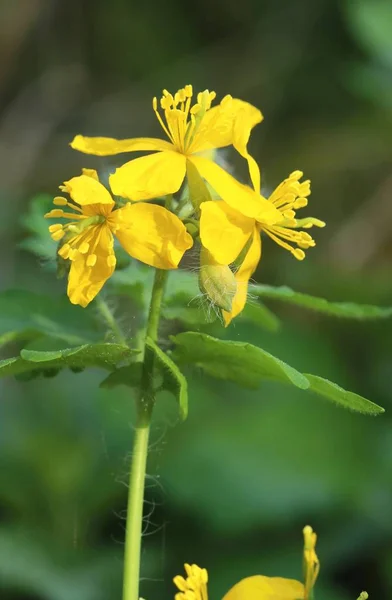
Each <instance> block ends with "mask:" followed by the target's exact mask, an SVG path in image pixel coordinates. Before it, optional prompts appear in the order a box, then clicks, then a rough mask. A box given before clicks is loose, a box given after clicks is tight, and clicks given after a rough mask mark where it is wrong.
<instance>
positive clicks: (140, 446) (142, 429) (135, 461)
mask: <svg viewBox="0 0 392 600" xmlns="http://www.w3.org/2000/svg"><path fill="white" fill-rule="evenodd" d="M166 279H167V271H162V270H160V269H156V271H155V278H154V285H153V289H152V293H151V301H150V309H149V314H148V321H147V329H146V339H147V338H149V339H152V340H153V341H154V342H156V340H157V337H158V327H159V320H160V313H161V305H162V299H163V294H164V288H165V283H166ZM153 377H154V355H153V353H152V352H151V350H149V349H148V348H147V347H146V346H145V351H144V360H143V368H142V376H141V382H140V394H139V396H138V398H137V401H136V410H137V420H136V426H135V433H134V440H133V450H132V460H131V472H130V480H129V488H128V507H127V521H126V534H125V556H124V584H123V600H139V580H140V554H141V542H142V529H143V500H144V483H145V478H146V465H147V453H148V440H149V433H150V424H151V417H152V411H153V407H154V402H155V397H154V388H153Z"/></svg>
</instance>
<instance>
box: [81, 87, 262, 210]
mask: <svg viewBox="0 0 392 600" xmlns="http://www.w3.org/2000/svg"><path fill="white" fill-rule="evenodd" d="M215 96H216V94H215V92H209V91H208V90H204V92H200V93H198V94H197V101H196V102H195V103H194V104H193V105H192V98H193V89H192V86H191V85H186V86H185V87H184V88H183V89H180V90H178V91H177V92H176V93H175V94H174V96H173V95H172V94H170V93H169V92H168V91H167V90H163V96H162V98H161V100H160V107H161V109H162V111H163V115H164V118H162V116H161V114H160V112H159V110H158V100H157V98H154V99H153V109H154V112H155V114H156V116H157V119H158V121H159V123H160V125H161V127H162V129H163V131H164V132H165V134H166V135H167V137H168V138H169V140H170V141H165V140H161V139H156V138H133V139H125V140H117V139H113V138H104V137H93V138H91V137H84V136H81V135H77V136H76V137H75V138H74V140H73V141H72V142H71V146H72V148H74V149H75V150H79V151H80V152H85V153H87V154H95V155H98V156H107V155H112V154H119V153H121V152H134V151H146V152H154V154H149V155H148V156H142V157H141V158H136V159H134V160H131V161H129V162H127V163H125V164H124V165H123V166H122V167H120V168H119V169H117V170H116V172H115V173H114V174H113V175H111V176H110V186H111V189H112V192H113V193H114V194H116V195H118V196H122V197H124V198H129V199H130V200H134V201H136V200H148V199H150V198H156V197H159V196H164V195H167V194H173V193H175V192H177V191H178V190H179V189H180V187H181V184H182V182H183V181H184V177H185V175H186V172H187V168H189V165H193V166H194V167H195V168H196V169H197V171H198V172H199V173H200V175H201V176H202V177H204V178H205V179H206V180H207V181H208V183H209V184H210V185H211V186H212V187H213V188H214V189H215V191H216V193H217V194H218V195H219V197H220V198H223V199H224V200H225V201H226V202H227V203H228V204H229V205H230V206H232V207H233V208H237V209H238V210H240V209H241V206H242V207H243V210H245V211H246V206H245V205H246V203H247V202H249V194H248V193H247V191H246V188H245V187H244V186H243V185H241V184H240V183H238V182H237V181H236V179H234V177H232V176H231V175H229V173H227V172H226V171H225V170H224V169H222V168H221V167H220V166H219V165H217V164H216V163H215V162H214V161H213V160H211V159H208V158H206V156H200V153H205V152H206V151H208V150H212V149H216V148H223V147H225V146H229V145H233V146H234V148H236V150H237V151H238V152H239V153H240V154H241V155H242V156H243V157H244V158H245V159H246V160H247V161H248V165H249V170H250V173H251V178H252V181H253V184H254V185H255V186H256V187H259V183H260V181H259V171H258V168H257V164H256V162H255V161H254V159H253V158H252V157H251V156H250V155H249V153H248V151H247V143H248V140H249V136H250V132H251V130H252V128H253V127H254V126H255V125H257V123H260V122H261V121H262V119H263V116H262V114H261V112H260V111H259V110H258V109H257V108H255V107H254V106H252V105H251V104H248V103H247V102H243V101H242V100H238V99H236V98H232V97H231V96H229V95H227V96H225V97H224V98H223V99H222V101H221V102H220V104H219V105H217V106H214V107H213V108H211V103H212V101H213V100H214V99H215ZM268 208H269V205H266V206H265V207H264V213H265V215H264V216H265V219H268ZM245 214H246V213H245Z"/></svg>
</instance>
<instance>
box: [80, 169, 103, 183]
mask: <svg viewBox="0 0 392 600" xmlns="http://www.w3.org/2000/svg"><path fill="white" fill-rule="evenodd" d="M82 173H83V175H87V177H92V178H93V179H95V180H96V181H99V177H98V173H97V171H96V170H95V169H82Z"/></svg>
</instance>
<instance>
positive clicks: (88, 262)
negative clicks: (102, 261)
mask: <svg viewBox="0 0 392 600" xmlns="http://www.w3.org/2000/svg"><path fill="white" fill-rule="evenodd" d="M96 262H97V255H96V254H90V255H89V256H88V257H87V260H86V266H87V267H93V266H94V265H95V263H96Z"/></svg>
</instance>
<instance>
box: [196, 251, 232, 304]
mask: <svg viewBox="0 0 392 600" xmlns="http://www.w3.org/2000/svg"><path fill="white" fill-rule="evenodd" d="M199 287H200V291H201V292H202V293H203V294H206V295H207V296H208V298H209V299H210V300H211V301H212V302H213V304H214V305H215V306H218V307H219V308H221V309H222V310H226V311H227V312H230V311H231V306H232V303H233V299H234V296H235V294H236V291H237V282H236V280H235V277H234V273H233V272H232V271H231V269H230V267H229V266H228V265H220V264H219V263H217V262H216V261H215V260H214V259H213V258H212V256H211V254H210V253H209V252H208V250H206V249H205V248H202V250H201V253H200V273H199Z"/></svg>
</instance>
